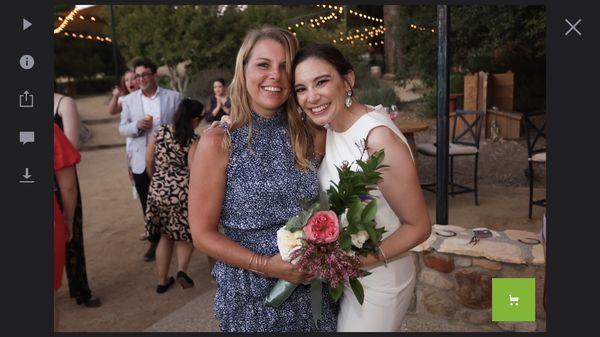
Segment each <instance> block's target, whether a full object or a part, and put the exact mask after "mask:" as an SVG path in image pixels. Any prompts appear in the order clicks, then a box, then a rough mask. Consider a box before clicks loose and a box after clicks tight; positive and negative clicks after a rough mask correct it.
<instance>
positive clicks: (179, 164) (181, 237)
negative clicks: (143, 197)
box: [146, 98, 204, 294]
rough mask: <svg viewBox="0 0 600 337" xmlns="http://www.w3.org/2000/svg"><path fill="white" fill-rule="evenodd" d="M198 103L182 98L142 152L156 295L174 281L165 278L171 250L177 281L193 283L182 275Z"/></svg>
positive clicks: (189, 248)
mask: <svg viewBox="0 0 600 337" xmlns="http://www.w3.org/2000/svg"><path fill="white" fill-rule="evenodd" d="M203 109H204V107H203V105H202V103H200V102H198V101H196V100H192V99H189V98H186V99H184V100H182V101H181V103H179V106H178V108H177V111H176V112H175V116H174V117H173V124H170V125H169V124H165V125H161V126H159V127H158V128H157V129H156V131H155V132H154V134H153V135H152V137H151V139H150V141H149V142H148V148H147V150H146V172H147V173H148V175H149V176H150V179H151V181H150V189H149V192H148V201H147V204H146V234H147V235H148V236H160V241H159V242H158V246H157V248H156V269H157V273H158V286H157V287H156V292H157V293H159V294H162V293H164V292H165V291H167V290H168V289H169V288H170V287H171V286H172V285H173V283H175V278H173V277H172V276H171V277H169V276H168V275H169V266H170V264H171V256H172V253H173V246H175V252H176V254H177V267H178V272H177V281H178V282H179V283H180V284H181V286H182V287H183V288H190V287H192V286H193V285H194V281H193V280H192V279H191V278H190V277H189V276H188V275H187V274H186V271H187V268H188V265H189V262H190V258H191V256H192V253H193V251H194V246H193V245H192V237H191V235H190V227H189V225H188V207H187V204H188V181H189V175H190V173H189V172H190V171H189V168H188V163H189V162H190V160H189V157H190V156H192V155H193V153H194V151H195V148H196V145H197V140H198V135H196V134H195V132H194V129H195V128H196V127H197V126H198V125H199V124H200V122H201V121H202V118H203V117H204V115H203Z"/></svg>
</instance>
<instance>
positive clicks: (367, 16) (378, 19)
mask: <svg viewBox="0 0 600 337" xmlns="http://www.w3.org/2000/svg"><path fill="white" fill-rule="evenodd" d="M349 12H350V14H353V15H355V16H358V17H359V18H363V19H367V20H370V21H374V22H380V23H383V19H380V18H376V17H372V16H369V15H366V14H363V13H360V12H357V11H355V10H350V11H349Z"/></svg>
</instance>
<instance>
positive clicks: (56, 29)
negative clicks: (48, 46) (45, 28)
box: [54, 7, 79, 34]
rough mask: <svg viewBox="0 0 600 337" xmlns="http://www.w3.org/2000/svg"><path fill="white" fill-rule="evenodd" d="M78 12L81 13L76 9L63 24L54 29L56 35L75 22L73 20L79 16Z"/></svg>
mask: <svg viewBox="0 0 600 337" xmlns="http://www.w3.org/2000/svg"><path fill="white" fill-rule="evenodd" d="M77 12H79V9H78V8H77V7H76V8H74V9H73V10H72V11H71V12H70V13H69V14H68V15H67V16H66V17H65V18H64V20H63V21H62V23H61V24H60V25H59V26H58V27H56V28H55V29H54V34H58V33H60V32H62V31H63V30H65V28H67V26H68V25H69V22H71V21H73V18H74V17H75V15H77Z"/></svg>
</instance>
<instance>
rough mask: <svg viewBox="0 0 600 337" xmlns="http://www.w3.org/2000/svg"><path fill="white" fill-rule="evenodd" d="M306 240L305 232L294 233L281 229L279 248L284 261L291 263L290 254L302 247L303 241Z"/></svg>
mask: <svg viewBox="0 0 600 337" xmlns="http://www.w3.org/2000/svg"><path fill="white" fill-rule="evenodd" d="M303 238H304V231H302V230H297V231H295V232H294V233H292V232H290V231H288V230H287V229H285V226H284V227H281V228H280V229H279V230H278V231H277V248H279V253H280V254H281V258H282V259H283V260H284V261H288V262H289V261H290V254H292V253H293V252H294V251H296V250H297V249H299V248H300V247H302V239H303Z"/></svg>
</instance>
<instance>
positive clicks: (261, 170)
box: [212, 112, 337, 332]
mask: <svg viewBox="0 0 600 337" xmlns="http://www.w3.org/2000/svg"><path fill="white" fill-rule="evenodd" d="M252 116H253V124H252V140H251V145H250V147H248V130H249V127H248V126H245V127H241V128H238V129H236V130H233V131H232V132H231V148H230V157H229V162H228V164H227V169H226V174H227V185H226V191H225V200H224V202H223V211H222V213H221V224H222V226H223V230H224V234H225V235H226V236H227V237H228V238H230V239H231V240H233V241H235V242H237V243H238V244H240V245H241V246H243V247H245V248H247V249H249V250H251V251H253V252H257V253H260V254H263V255H267V256H272V255H276V254H277V253H279V250H278V249H277V235H276V232H277V230H278V229H279V228H281V227H282V226H283V225H285V223H286V221H287V219H288V218H290V217H292V216H294V215H296V214H298V213H300V212H301V211H302V209H301V207H300V202H301V200H302V199H304V198H315V197H317V196H318V193H319V182H318V180H317V175H316V170H298V169H297V168H295V166H294V162H293V154H292V149H291V146H290V140H289V136H288V132H287V129H286V127H285V122H284V119H283V114H282V113H281V112H280V113H278V114H277V115H276V116H275V117H273V118H270V119H267V118H263V117H260V116H259V115H257V114H255V113H252ZM212 273H213V276H214V277H215V279H216V281H217V291H216V295H215V303H214V310H215V316H216V318H217V319H218V320H219V321H220V328H221V330H222V331H229V332H261V331H269V332H287V331H335V329H336V322H337V312H336V310H337V309H336V306H335V304H334V303H333V302H332V300H331V297H330V295H329V292H328V291H327V290H325V289H326V287H323V293H322V298H323V301H322V303H323V304H322V319H321V320H320V322H319V324H318V325H317V326H315V323H314V321H313V319H312V314H311V303H310V286H307V285H300V286H299V287H298V288H296V290H295V291H294V293H293V294H292V296H290V298H288V299H287V300H286V301H285V302H284V303H283V304H282V305H281V306H280V307H278V308H273V307H269V306H267V305H265V304H264V299H265V296H267V294H268V293H269V291H270V289H271V288H272V287H273V286H274V285H275V283H276V282H277V279H274V278H264V277H261V276H259V275H257V274H254V273H252V272H249V271H247V270H244V269H240V268H237V267H233V266H230V265H227V264H224V263H222V262H217V263H216V264H215V266H214V269H213V272H212Z"/></svg>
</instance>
